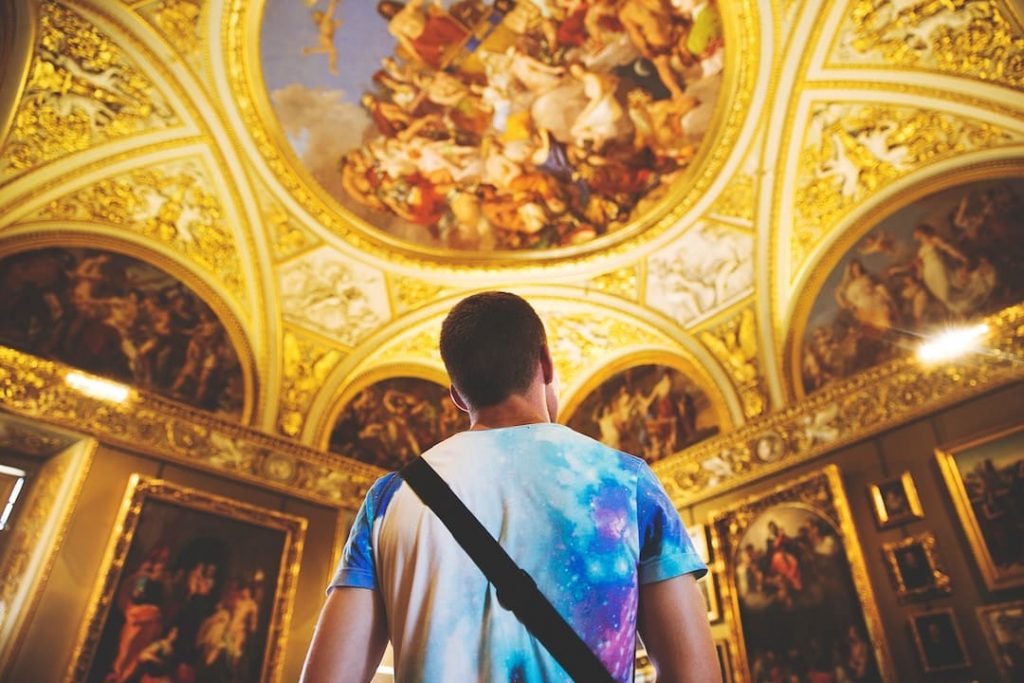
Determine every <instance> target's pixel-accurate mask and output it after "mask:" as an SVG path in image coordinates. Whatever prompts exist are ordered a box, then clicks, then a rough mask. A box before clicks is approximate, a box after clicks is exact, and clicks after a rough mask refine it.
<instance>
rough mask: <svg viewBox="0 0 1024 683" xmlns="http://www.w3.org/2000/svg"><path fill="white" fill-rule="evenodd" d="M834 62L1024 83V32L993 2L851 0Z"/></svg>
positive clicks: (1005, 83)
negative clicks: (930, 71) (886, 66)
mask: <svg viewBox="0 0 1024 683" xmlns="http://www.w3.org/2000/svg"><path fill="white" fill-rule="evenodd" d="M846 17H847V18H846V23H845V25H844V27H843V28H842V29H841V31H840V40H839V43H838V46H837V51H836V54H835V56H834V58H833V59H834V61H838V62H850V61H852V62H854V63H859V64H872V65H895V66H904V67H918V68H926V69H934V70H938V71H942V72H945V73H951V74H955V75H957V76H964V77H967V78H976V79H979V80H982V81H992V82H996V83H1000V84H1003V85H1008V86H1010V87H1014V88H1021V87H1022V86H1024V35H1022V33H1021V28H1020V27H1019V26H1015V25H1014V24H1013V23H1012V22H1011V21H1010V20H1009V19H1007V17H1006V15H1005V14H1004V12H1003V9H1002V7H1001V6H1000V3H998V2H994V1H993V0H942V1H936V0H918V1H917V2H903V3H894V2H889V1H888V0H854V2H853V3H852V5H851V7H850V9H849V10H848V11H847V13H846Z"/></svg>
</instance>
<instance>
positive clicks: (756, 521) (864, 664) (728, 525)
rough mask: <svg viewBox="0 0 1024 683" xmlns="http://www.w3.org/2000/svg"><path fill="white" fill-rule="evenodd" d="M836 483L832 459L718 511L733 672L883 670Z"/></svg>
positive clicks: (801, 676) (847, 675) (876, 677)
mask: <svg viewBox="0 0 1024 683" xmlns="http://www.w3.org/2000/svg"><path fill="white" fill-rule="evenodd" d="M840 487H841V483H840V481H839V475H838V470H835V469H834V468H832V467H829V468H826V469H825V470H823V471H820V472H818V473H816V474H813V475H809V476H807V477H804V478H802V479H800V480H798V481H795V482H793V483H791V484H789V485H786V486H784V487H780V488H779V489H776V490H775V491H773V492H771V493H768V494H766V495H764V496H762V497H760V498H758V499H755V500H749V501H745V502H742V503H740V504H738V505H736V506H734V507H733V508H731V509H730V510H728V511H726V512H725V513H721V514H716V515H715V516H714V518H713V520H712V528H713V530H714V533H715V536H716V539H717V541H718V547H719V548H720V549H721V552H722V554H721V557H722V559H723V561H724V563H725V574H724V576H725V578H726V582H727V585H728V588H729V593H730V594H731V597H732V603H731V604H732V607H733V610H734V612H733V622H732V623H733V624H734V626H733V628H734V629H735V631H736V641H737V642H738V643H739V644H740V645H741V648H740V652H739V653H738V654H739V664H740V666H738V667H737V670H738V671H739V672H742V675H740V676H739V677H738V678H739V680H744V681H754V682H757V681H763V680H768V679H769V678H772V679H773V680H776V679H777V680H786V681H800V682H801V683H807V682H809V681H817V680H848V681H882V680H886V673H885V672H886V671H887V664H886V660H885V656H886V655H885V653H884V646H883V645H882V643H883V640H882V634H881V626H880V619H879V616H878V614H877V613H876V612H875V611H874V610H875V606H874V602H873V600H872V599H871V596H870V584H869V583H868V579H867V574H866V570H865V567H864V560H863V557H862V555H861V550H860V548H859V545H858V544H857V540H856V537H855V535H854V529H853V526H852V521H851V519H850V515H849V510H848V508H847V506H846V502H845V497H844V494H843V493H842V490H841V488H840Z"/></svg>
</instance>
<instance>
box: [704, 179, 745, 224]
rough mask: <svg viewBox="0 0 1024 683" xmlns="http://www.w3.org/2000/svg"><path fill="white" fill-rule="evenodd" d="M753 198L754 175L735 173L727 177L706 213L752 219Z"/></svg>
mask: <svg viewBox="0 0 1024 683" xmlns="http://www.w3.org/2000/svg"><path fill="white" fill-rule="evenodd" d="M754 199H755V197H754V176H752V175H750V174H749V173H737V174H736V175H734V176H733V177H732V178H730V179H729V182H728V184H727V185H726V186H725V189H724V190H722V193H721V194H720V195H718V199H716V200H715V203H714V204H712V205H711V208H710V209H708V214H709V215H719V216H728V217H729V218H740V219H743V220H745V221H753V220H754Z"/></svg>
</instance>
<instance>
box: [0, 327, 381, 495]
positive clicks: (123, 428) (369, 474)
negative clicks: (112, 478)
mask: <svg viewBox="0 0 1024 683" xmlns="http://www.w3.org/2000/svg"><path fill="white" fill-rule="evenodd" d="M66 373H67V368H66V367H65V366H63V365H61V364H59V363H55V362H52V361H48V360H43V359H40V358H37V357H35V356H30V355H28V354H25V353H21V352H19V351H15V350H14V349H10V348H7V347H0V410H3V411H8V412H11V413H15V414H17V415H21V416H23V417H28V418H33V419H37V420H40V421H43V422H47V423H50V424H55V425H63V426H65V427H70V428H73V429H76V430H79V431H83V432H86V433H88V434H90V435H92V436H94V437H95V438H96V439H98V440H99V441H101V442H104V443H109V444H112V445H115V446H119V447H122V448H127V449H130V450H132V451H135V452H141V453H146V454H150V455H154V456H157V457H160V458H163V459H166V460H171V461H175V462H180V463H183V464H186V465H189V466H192V467H197V468H200V469H205V470H210V471H213V472H216V473H218V474H220V475H222V476H227V477H230V478H233V479H239V480H242V481H246V482H249V483H252V484H256V485H258V486H263V487H266V488H270V489H274V490H278V491H282V492H284V493H286V494H289V495H293V496H297V497H300V498H305V499H308V500H312V501H315V502H318V503H322V504H326V505H331V506H335V507H341V508H346V509H351V510H354V509H357V508H358V507H359V505H360V504H361V503H362V499H363V496H364V495H365V493H366V491H367V489H368V488H369V486H370V485H371V484H372V483H373V482H374V480H375V479H377V477H379V476H380V475H382V474H383V473H384V472H383V471H382V470H379V469H377V468H374V467H370V466H369V465H364V464H361V463H357V462H355V461H352V460H348V459H346V458H343V457H341V456H335V455H328V454H327V453H323V452H320V451H316V450H313V449H311V448H306V447H303V446H300V445H298V444H296V443H294V442H290V441H286V440H284V439H280V438H277V437H273V436H270V435H268V434H264V433H262V432H258V431H256V430H254V429H249V428H246V427H242V426H240V425H238V424H234V423H232V422H229V421H227V420H223V419H219V418H217V417H215V416H213V415H210V414H208V413H204V412H202V411H199V410H194V409H192V408H189V407H187V406H184V405H182V404H179V403H175V402H173V401H169V400H166V399H163V398H161V397H159V396H155V395H153V394H148V393H145V392H142V391H138V390H134V389H133V390H132V392H131V396H130V398H129V399H128V400H127V401H126V402H124V403H121V404H118V403H111V402H107V401H101V400H97V399H93V398H90V397H88V396H84V395H82V394H80V393H79V392H77V391H75V390H74V389H72V388H71V387H69V386H68V385H67V384H66V383H65V375H66Z"/></svg>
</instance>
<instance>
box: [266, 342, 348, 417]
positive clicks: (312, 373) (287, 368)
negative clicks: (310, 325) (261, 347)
mask: <svg viewBox="0 0 1024 683" xmlns="http://www.w3.org/2000/svg"><path fill="white" fill-rule="evenodd" d="M282 352H283V355H284V372H283V378H282V382H281V383H282V388H281V407H280V412H279V413H278V419H277V428H278V431H280V432H281V433H282V434H284V435H285V436H290V437H297V436H298V435H299V434H300V433H301V432H302V427H303V424H304V423H305V421H306V415H307V414H308V412H309V405H310V403H311V402H312V400H313V397H314V396H315V395H316V393H317V391H319V389H320V387H322V386H323V383H324V382H325V381H326V380H327V377H328V375H330V374H331V371H332V370H333V369H334V367H335V366H336V365H337V364H338V362H339V361H340V360H341V359H342V357H343V354H342V353H341V352H340V351H338V350H337V349H332V348H330V347H329V346H327V345H326V344H324V343H322V342H318V341H314V340H312V339H310V338H308V337H305V336H301V335H297V334H295V333H293V332H290V331H289V332H285V333H284V342H283V348H282Z"/></svg>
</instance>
